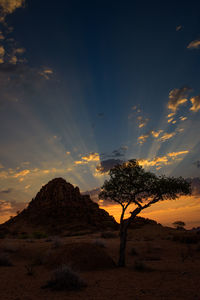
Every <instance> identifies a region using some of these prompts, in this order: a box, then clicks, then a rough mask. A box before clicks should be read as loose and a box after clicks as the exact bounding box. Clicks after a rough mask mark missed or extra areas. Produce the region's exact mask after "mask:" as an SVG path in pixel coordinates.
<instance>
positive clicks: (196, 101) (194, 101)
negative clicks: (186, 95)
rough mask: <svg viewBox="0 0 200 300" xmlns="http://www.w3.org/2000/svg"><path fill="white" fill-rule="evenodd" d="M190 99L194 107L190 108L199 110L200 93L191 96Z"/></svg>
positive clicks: (194, 110) (195, 110)
mask: <svg viewBox="0 0 200 300" xmlns="http://www.w3.org/2000/svg"><path fill="white" fill-rule="evenodd" d="M190 101H191V103H192V107H191V108H190V110H191V111H193V112H197V111H198V110H200V95H198V96H195V97H193V98H190Z"/></svg>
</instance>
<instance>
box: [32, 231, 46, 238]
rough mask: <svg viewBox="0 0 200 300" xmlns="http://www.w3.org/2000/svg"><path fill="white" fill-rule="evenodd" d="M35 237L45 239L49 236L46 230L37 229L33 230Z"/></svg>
mask: <svg viewBox="0 0 200 300" xmlns="http://www.w3.org/2000/svg"><path fill="white" fill-rule="evenodd" d="M33 238H34V239H44V238H47V234H46V233H45V232H40V231H35V232H33Z"/></svg>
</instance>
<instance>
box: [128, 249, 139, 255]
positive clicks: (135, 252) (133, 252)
mask: <svg viewBox="0 0 200 300" xmlns="http://www.w3.org/2000/svg"><path fill="white" fill-rule="evenodd" d="M130 255H132V256H136V255H138V253H137V251H136V250H135V248H132V249H131V251H130Z"/></svg>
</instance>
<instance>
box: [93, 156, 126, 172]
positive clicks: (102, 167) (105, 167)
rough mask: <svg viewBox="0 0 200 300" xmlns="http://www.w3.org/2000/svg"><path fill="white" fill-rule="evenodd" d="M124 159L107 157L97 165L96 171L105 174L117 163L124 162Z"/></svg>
mask: <svg viewBox="0 0 200 300" xmlns="http://www.w3.org/2000/svg"><path fill="white" fill-rule="evenodd" d="M123 162H124V161H123V160H121V159H107V160H103V161H101V162H100V164H99V165H97V167H96V171H97V172H99V173H101V174H104V173H107V172H108V171H109V170H110V169H112V168H113V167H115V166H116V165H120V164H122V163H123Z"/></svg>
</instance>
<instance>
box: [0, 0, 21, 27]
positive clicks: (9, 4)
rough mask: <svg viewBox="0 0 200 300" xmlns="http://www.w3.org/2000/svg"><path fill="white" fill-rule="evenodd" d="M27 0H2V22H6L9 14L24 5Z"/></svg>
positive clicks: (0, 17) (0, 14)
mask: <svg viewBox="0 0 200 300" xmlns="http://www.w3.org/2000/svg"><path fill="white" fill-rule="evenodd" d="M24 4H25V0H0V8H1V12H0V22H4V20H5V18H6V16H7V15H9V14H12V13H13V12H14V11H15V10H16V9H17V8H20V7H23V6H24Z"/></svg>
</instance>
